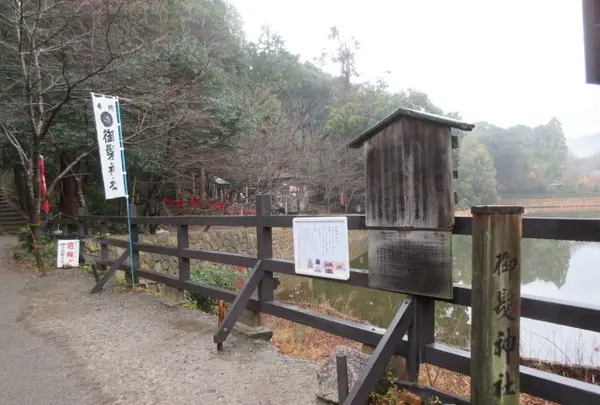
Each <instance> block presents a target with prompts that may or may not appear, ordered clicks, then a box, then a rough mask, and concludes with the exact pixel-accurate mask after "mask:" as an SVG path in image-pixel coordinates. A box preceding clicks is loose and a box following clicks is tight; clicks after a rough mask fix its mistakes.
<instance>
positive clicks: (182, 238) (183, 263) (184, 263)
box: [165, 224, 190, 301]
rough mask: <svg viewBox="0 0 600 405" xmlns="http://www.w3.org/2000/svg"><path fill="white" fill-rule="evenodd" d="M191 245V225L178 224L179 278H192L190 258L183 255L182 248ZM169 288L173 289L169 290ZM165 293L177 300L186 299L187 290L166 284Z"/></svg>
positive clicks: (183, 279)
mask: <svg viewBox="0 0 600 405" xmlns="http://www.w3.org/2000/svg"><path fill="white" fill-rule="evenodd" d="M189 247H190V238H189V227H188V226H187V225H185V224H182V225H178V226H177V256H178V260H179V280H181V281H189V280H190V259H189V258H187V257H182V254H183V253H182V250H183V249H187V248H189ZM169 290H171V291H170V292H169ZM165 293H166V295H167V296H171V298H173V299H174V300H176V301H183V300H184V299H185V290H179V289H173V288H171V287H168V286H165Z"/></svg>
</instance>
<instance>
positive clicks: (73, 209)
mask: <svg viewBox="0 0 600 405" xmlns="http://www.w3.org/2000/svg"><path fill="white" fill-rule="evenodd" d="M68 164H69V162H68V161H67V159H66V157H65V156H64V155H62V154H61V156H60V173H62V171H63V170H65V169H66V167H67V166H68ZM74 171H75V170H72V172H74ZM59 207H60V211H61V212H62V213H64V214H67V215H70V216H75V215H77V180H76V179H75V176H74V175H73V174H71V175H66V176H65V177H63V178H62V179H61V193H60V203H59Z"/></svg>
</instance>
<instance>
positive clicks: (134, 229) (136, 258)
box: [125, 204, 140, 284]
mask: <svg viewBox="0 0 600 405" xmlns="http://www.w3.org/2000/svg"><path fill="white" fill-rule="evenodd" d="M129 213H130V214H131V217H132V218H133V217H135V216H136V215H137V210H136V207H135V205H134V204H130V206H129ZM131 240H132V242H133V244H134V247H133V251H132V252H131V256H130V258H129V260H131V261H132V262H131V263H133V271H134V278H135V280H134V282H135V284H138V283H139V279H138V276H137V275H136V274H135V269H136V268H137V267H138V266H139V265H140V251H139V250H137V249H136V248H135V245H136V244H138V243H139V242H140V233H139V228H138V225H137V224H134V223H132V224H131ZM125 279H126V280H127V281H128V282H129V283H131V272H130V271H126V272H125Z"/></svg>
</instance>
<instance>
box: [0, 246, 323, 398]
mask: <svg viewBox="0 0 600 405" xmlns="http://www.w3.org/2000/svg"><path fill="white" fill-rule="evenodd" d="M11 244H14V239H10V238H4V237H0V404H3V405H4V404H6V405H13V404H14V405H25V404H33V403H36V404H39V403H44V404H49V405H53V404H82V405H86V404H95V405H98V404H131V405H133V404H148V405H150V404H152V405H158V404H165V405H166V404H186V403H197V404H232V405H233V404H240V403H244V404H248V405H259V404H260V405H275V404H277V405H279V404H281V405H285V404H289V405H292V404H294V405H296V404H315V403H316V401H315V395H314V392H315V384H316V377H315V374H316V373H315V364H314V363H313V362H302V361H298V360H294V359H292V358H289V357H285V356H283V355H281V354H279V353H278V352H277V351H276V350H275V349H274V348H273V347H272V346H271V345H269V344H268V343H266V342H254V341H250V340H247V339H246V338H244V337H242V336H238V335H235V334H234V335H232V336H230V337H229V339H228V340H227V342H226V343H225V350H224V351H223V352H221V353H218V352H217V351H216V349H215V345H214V343H212V334H213V332H214V329H215V326H216V323H215V319H214V317H209V316H207V315H203V314H199V313H198V312H197V311H192V310H184V309H174V308H169V307H166V306H165V305H163V304H160V303H159V302H157V301H156V300H155V299H154V298H153V297H151V296H149V295H146V294H143V293H135V292H123V291H121V290H119V289H118V288H114V287H110V286H109V287H108V289H107V291H105V292H103V293H101V294H96V295H90V294H88V292H89V290H90V289H91V287H92V285H93V279H92V278H91V277H90V276H89V275H87V274H85V273H83V272H81V271H80V270H76V269H74V270H57V271H53V272H51V273H50V275H49V276H47V277H44V278H41V277H33V276H31V275H28V274H19V273H17V272H13V271H11V270H8V265H9V261H8V260H7V259H6V256H7V252H8V250H9V248H10V245H11Z"/></svg>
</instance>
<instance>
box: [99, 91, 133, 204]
mask: <svg viewBox="0 0 600 405" xmlns="http://www.w3.org/2000/svg"><path fill="white" fill-rule="evenodd" d="M92 102H93V103H94V118H95V121H96V132H97V135H98V149H99V150H100V164H101V166H102V167H101V168H102V179H103V180H104V194H105V195H106V199H107V200H110V199H113V198H119V197H125V196H126V195H125V182H124V178H123V159H122V156H121V131H120V125H121V124H120V123H119V119H118V118H119V116H118V109H119V104H118V100H117V98H116V97H109V96H103V95H101V94H93V93H92Z"/></svg>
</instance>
